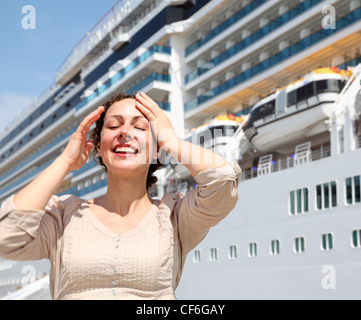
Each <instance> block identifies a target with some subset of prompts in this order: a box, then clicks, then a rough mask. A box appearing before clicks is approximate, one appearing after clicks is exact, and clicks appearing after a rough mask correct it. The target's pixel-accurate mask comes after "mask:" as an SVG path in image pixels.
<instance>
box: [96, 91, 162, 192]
mask: <svg viewBox="0 0 361 320" xmlns="http://www.w3.org/2000/svg"><path fill="white" fill-rule="evenodd" d="M135 99H136V97H135V95H132V94H118V95H116V96H114V97H112V98H111V99H110V100H108V101H107V102H106V103H105V104H104V113H102V114H101V116H100V118H99V120H98V121H97V122H96V126H95V128H94V130H93V131H92V133H91V139H92V141H93V144H94V146H96V148H97V149H98V148H99V147H100V141H101V132H102V130H103V127H105V128H106V130H107V131H109V130H111V131H114V132H116V131H117V130H119V128H121V125H122V124H123V123H124V121H125V119H124V117H123V115H121V114H119V115H118V114H114V115H111V114H108V110H109V108H110V107H111V106H112V105H113V104H115V103H117V102H120V101H123V100H129V101H128V103H130V109H131V110H132V109H133V111H134V113H135V116H134V119H132V121H133V124H134V125H135V130H136V131H140V132H145V131H146V132H147V133H148V134H149V133H151V131H150V128H149V122H148V120H147V118H145V117H144V115H142V114H138V113H137V112H136V111H137V110H136V109H135V108H134V104H135ZM106 115H107V117H106ZM125 134H126V135H127V133H125ZM152 136H153V139H155V137H154V135H153V134H152ZM127 139H128V140H129V134H128V138H127V137H126V138H125V139H123V140H124V141H125V142H127ZM124 141H123V142H124ZM116 147H119V148H122V147H130V148H134V147H133V146H131V145H130V144H129V143H128V144H123V145H122V144H117V146H116ZM113 151H116V150H115V149H114V150H113ZM132 151H133V150H131V152H130V153H129V152H126V151H124V150H123V151H121V150H120V149H119V151H118V152H116V153H117V154H118V155H119V156H124V157H127V156H129V155H133V154H137V155H138V154H139V150H138V149H136V148H134V151H135V152H132ZM94 158H95V160H96V161H97V162H98V163H99V164H100V165H101V166H102V167H103V168H104V169H105V170H106V171H107V166H106V165H105V163H104V161H103V159H102V157H101V156H100V154H99V152H94ZM147 159H150V160H151V159H154V158H152V157H149V155H148V157H147V158H146V159H144V157H143V162H144V163H146V160H147ZM163 166H164V165H163V163H162V162H161V161H160V160H159V159H158V158H156V159H154V160H153V161H152V162H151V164H150V167H149V171H148V174H147V188H149V187H151V186H152V185H153V184H155V183H156V182H157V177H156V176H155V175H154V172H155V171H157V170H158V169H160V168H162V167H163Z"/></svg>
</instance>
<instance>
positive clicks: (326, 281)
mask: <svg viewBox="0 0 361 320" xmlns="http://www.w3.org/2000/svg"><path fill="white" fill-rule="evenodd" d="M360 162H361V149H358V150H357V151H354V152H349V153H345V154H342V155H339V156H337V157H331V158H326V159H322V160H318V161H315V162H311V163H309V164H307V165H304V166H300V167H295V168H290V169H287V170H284V171H279V172H276V173H273V174H270V175H267V176H262V177H259V178H255V179H252V180H247V181H242V182H241V183H240V185H239V201H238V204H237V206H236V208H235V209H234V210H233V211H232V212H231V214H230V215H229V217H228V218H227V219H225V220H224V221H222V222H221V223H220V224H219V225H218V226H217V227H215V228H214V229H213V230H211V232H210V233H209V234H208V236H207V237H206V239H205V240H204V241H203V242H202V244H201V245H200V246H199V247H198V248H196V249H195V250H200V252H201V260H200V262H198V263H194V260H193V258H194V252H193V253H191V254H190V255H189V257H188V260H187V262H186V265H185V268H184V274H183V278H182V280H181V283H180V286H179V289H178V290H177V297H178V298H179V299H183V298H187V297H192V298H195V299H361V292H360V288H361V274H360V270H361V259H360V255H359V250H360V249H359V248H353V247H352V231H353V230H355V229H360V228H361V215H360V203H358V204H356V205H346V201H345V187H344V186H345V179H346V178H348V177H353V176H355V175H359V174H360V167H359V164H360ZM331 180H332V181H336V182H337V188H338V189H337V191H338V192H337V207H335V208H332V209H327V210H322V211H318V210H317V209H315V206H316V204H315V203H316V199H315V197H316V195H315V193H316V191H315V188H316V185H318V184H320V183H324V182H328V181H331ZM275 181H277V183H275ZM306 187H307V188H309V196H310V200H309V206H310V210H309V212H307V213H305V214H303V215H297V216H291V215H290V214H289V208H288V203H289V199H288V197H289V193H290V191H291V190H296V189H299V188H306ZM325 233H332V234H333V239H334V248H333V249H332V250H330V251H323V250H322V249H321V235H322V234H325ZM299 236H303V237H304V238H305V251H304V252H303V253H295V251H294V240H295V238H296V237H299ZM274 239H278V240H279V241H280V253H279V254H278V255H276V256H273V255H271V254H270V250H271V249H270V245H271V241H272V240H274ZM251 242H255V243H257V247H258V250H257V251H258V252H257V256H256V257H249V244H250V243H251ZM231 245H236V246H237V248H238V254H237V258H236V259H233V260H231V259H230V258H229V247H230V246H231ZM211 248H217V249H218V259H217V261H213V262H211V261H210V260H209V254H210V249H211Z"/></svg>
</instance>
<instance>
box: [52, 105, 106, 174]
mask: <svg viewBox="0 0 361 320" xmlns="http://www.w3.org/2000/svg"><path fill="white" fill-rule="evenodd" d="M103 112H104V107H103V106H101V107H98V109H96V110H95V111H93V112H92V113H91V114H89V115H88V116H87V117H86V118H84V120H83V121H82V122H81V123H80V125H79V127H78V129H77V130H76V131H75V132H74V133H73V134H72V136H71V138H70V140H69V142H68V145H67V146H66V148H65V150H64V151H63V153H62V154H61V156H60V157H59V158H61V160H62V161H64V163H65V164H67V166H68V168H69V172H71V171H75V170H79V169H80V168H81V167H82V166H83V165H84V164H85V162H86V161H87V159H88V156H89V154H90V151H91V150H92V148H93V143H92V142H91V141H89V140H87V135H88V132H89V130H90V127H91V126H92V125H93V123H94V122H95V121H97V120H98V119H99V118H100V115H101V114H102V113H103Z"/></svg>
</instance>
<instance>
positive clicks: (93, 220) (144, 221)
mask: <svg viewBox="0 0 361 320" xmlns="http://www.w3.org/2000/svg"><path fill="white" fill-rule="evenodd" d="M158 206H159V201H158V200H153V203H152V206H151V207H150V209H149V210H148V212H147V213H146V215H145V216H144V217H143V219H142V220H140V221H139V222H138V224H137V225H136V226H135V227H134V228H133V229H130V230H128V231H126V232H123V233H116V232H114V231H111V230H110V229H109V228H108V227H107V226H106V225H105V224H104V223H102V222H101V221H100V220H99V219H98V218H97V217H96V216H95V214H94V213H93V211H92V210H91V208H90V206H89V203H88V201H86V200H83V206H82V211H83V213H84V214H85V215H86V217H87V218H88V219H89V220H90V221H91V223H92V224H93V225H94V226H95V227H96V228H97V229H98V230H99V231H101V232H103V233H104V234H106V235H108V236H110V237H113V238H123V237H130V236H132V235H134V234H136V233H137V232H139V231H140V230H141V229H143V228H144V227H145V226H146V225H147V224H148V223H149V222H150V221H151V220H152V219H153V218H154V217H155V213H156V211H157V210H158Z"/></svg>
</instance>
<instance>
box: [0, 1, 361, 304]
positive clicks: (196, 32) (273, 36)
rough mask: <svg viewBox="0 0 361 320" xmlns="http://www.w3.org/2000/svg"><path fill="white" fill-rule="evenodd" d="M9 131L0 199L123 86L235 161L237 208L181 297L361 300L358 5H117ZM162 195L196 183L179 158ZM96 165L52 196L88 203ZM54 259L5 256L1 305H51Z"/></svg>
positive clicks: (200, 250)
mask: <svg viewBox="0 0 361 320" xmlns="http://www.w3.org/2000/svg"><path fill="white" fill-rule="evenodd" d="M114 2H115V3H114V7H113V8H112V9H111V10H110V11H109V12H108V13H107V14H106V15H105V16H104V17H103V19H101V20H100V21H99V22H98V23H96V24H95V27H94V28H93V29H92V30H90V31H89V32H88V33H87V34H86V35H85V36H84V38H82V39H81V41H80V42H79V43H78V44H77V45H76V46H75V47H74V48H73V50H72V52H71V53H70V54H69V56H68V57H67V58H66V59H65V61H64V62H63V63H62V64H61V65H60V67H59V69H58V71H57V73H56V75H55V77H54V78H55V79H54V84H51V85H50V87H49V89H47V90H46V91H45V92H44V94H42V95H41V96H40V97H38V99H37V100H36V101H35V102H34V103H32V104H31V105H30V106H24V112H23V113H22V114H21V117H20V118H17V119H14V121H13V123H11V124H9V126H8V128H7V129H6V130H5V131H4V132H3V133H2V134H1V135H0V203H1V202H3V201H4V200H5V199H6V198H8V197H9V196H11V195H12V194H14V193H16V192H17V191H19V190H20V189H21V188H23V187H24V186H25V185H26V184H27V183H29V181H31V180H32V179H34V177H35V176H36V175H38V174H39V173H40V172H41V171H42V170H44V168H46V167H47V166H48V165H49V164H50V163H51V162H52V161H53V160H54V159H55V158H56V157H57V156H58V155H59V154H60V153H61V151H62V150H63V148H64V147H65V146H66V144H67V142H68V140H69V137H70V135H71V134H72V133H73V132H74V131H75V129H76V128H77V126H78V124H79V123H80V121H81V120H82V119H83V118H84V117H85V116H86V115H87V114H89V113H90V112H91V111H92V110H94V109H95V108H97V107H98V106H99V105H101V104H102V103H103V102H104V101H106V100H107V99H108V98H109V97H111V96H113V95H114V94H116V93H118V92H129V93H133V92H140V91H143V92H146V93H147V94H149V95H150V96H151V97H152V98H153V99H154V100H156V101H157V103H158V104H159V105H160V107H161V108H162V109H164V110H165V111H166V112H167V114H168V116H169V118H170V120H171V121H172V123H173V126H174V128H175V130H176V131H177V133H178V135H179V136H180V137H182V138H183V139H186V140H188V141H192V142H193V143H198V144H200V145H202V146H204V147H206V148H211V149H213V150H214V151H215V152H218V153H220V154H221V155H223V156H224V157H225V158H226V159H227V160H228V161H237V162H238V163H239V164H240V166H241V168H242V170H243V175H242V181H240V182H239V201H238V203H237V206H236V207H235V209H234V210H233V211H232V212H231V213H230V214H229V216H228V217H227V218H226V219H224V220H223V221H222V222H221V223H219V224H218V225H217V226H216V227H214V228H213V229H212V230H211V231H210V232H209V234H208V235H207V237H206V238H205V240H204V241H203V242H202V243H200V244H199V246H197V247H196V248H195V249H194V250H193V251H192V252H190V254H189V256H188V258H187V261H186V264H185V266H184V270H183V276H182V279H181V282H180V284H179V287H178V288H177V291H176V296H177V298H178V299H325V300H329V299H360V298H361V291H360V288H361V272H360V271H361V186H360V179H361V167H360V163H361V138H360V137H361V122H360V115H361V95H360V88H361V80H360V79H361V66H360V63H361V1H360V0H327V1H326V0H131V1H130V0H120V1H117V2H116V1H114ZM157 173H158V182H157V185H156V186H155V187H154V188H152V190H150V193H151V195H152V196H153V197H155V198H161V197H162V196H163V195H164V193H167V192H177V191H181V192H183V193H184V194H186V193H187V192H189V191H190V190H192V189H193V188H195V187H196V182H195V180H194V179H193V178H192V176H191V175H190V174H189V173H188V172H187V170H185V168H184V167H183V166H182V165H181V164H179V163H177V162H176V161H175V160H174V159H169V163H168V164H167V166H166V167H165V168H164V169H162V170H161V171H158V172H157ZM106 185H107V176H106V173H105V172H104V171H103V170H102V168H101V167H100V166H99V165H98V164H97V163H95V162H94V160H92V159H89V160H88V162H87V163H86V165H85V166H84V167H83V168H82V169H80V170H78V171H76V172H72V173H71V174H69V175H68V176H67V177H66V178H65V180H64V182H63V184H62V185H61V187H60V188H59V190H58V191H57V194H59V195H62V194H74V195H77V196H78V197H81V198H84V199H89V198H94V197H98V196H101V195H103V194H104V193H105V191H106ZM48 273H49V264H48V262H47V261H38V262H33V261H30V262H16V261H5V260H0V299H49V298H50V296H49V288H48V287H49V279H48V276H47V275H48Z"/></svg>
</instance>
